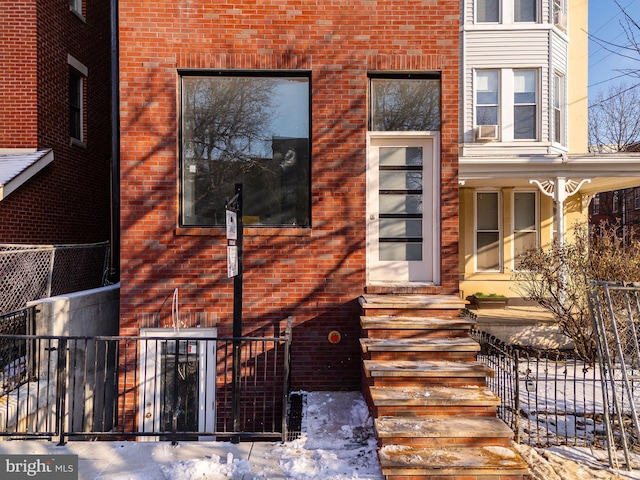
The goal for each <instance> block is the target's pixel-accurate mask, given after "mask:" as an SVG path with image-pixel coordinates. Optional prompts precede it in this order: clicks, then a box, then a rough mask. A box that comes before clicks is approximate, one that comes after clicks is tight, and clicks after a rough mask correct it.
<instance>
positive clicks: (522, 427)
mask: <svg viewBox="0 0 640 480" xmlns="http://www.w3.org/2000/svg"><path fill="white" fill-rule="evenodd" d="M472 336H473V337H474V338H475V339H476V340H477V341H478V342H479V343H480V345H481V351H480V354H479V355H478V360H479V361H481V362H483V363H485V364H486V365H488V366H489V367H491V368H492V369H493V370H494V376H493V377H488V378H487V382H488V384H489V387H490V388H491V389H492V390H493V391H494V392H496V393H497V394H498V395H499V396H500V398H501V400H502V405H501V406H500V407H499V408H498V416H499V417H500V418H502V420H504V421H505V422H506V423H507V424H508V425H509V426H510V427H511V429H512V430H513V431H514V432H515V440H516V442H518V443H524V444H528V445H531V446H535V447H547V446H550V445H571V446H587V445H595V446H604V444H605V440H606V439H605V431H604V428H605V426H604V424H603V414H604V406H603V402H602V398H603V397H602V388H601V382H600V369H599V368H598V366H597V365H589V364H587V363H585V362H583V361H581V360H580V359H578V358H576V357H575V355H573V354H572V352H568V351H557V350H553V351H550V350H536V349H532V348H525V347H520V346H516V345H508V344H506V343H504V342H502V341H501V340H499V339H498V338H496V337H494V336H492V335H490V334H488V333H486V332H482V331H473V332H472Z"/></svg>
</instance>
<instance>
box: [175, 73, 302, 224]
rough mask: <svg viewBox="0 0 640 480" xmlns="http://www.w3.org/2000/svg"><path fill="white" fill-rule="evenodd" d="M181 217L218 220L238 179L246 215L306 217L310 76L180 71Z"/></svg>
mask: <svg viewBox="0 0 640 480" xmlns="http://www.w3.org/2000/svg"><path fill="white" fill-rule="evenodd" d="M181 106H182V108H181V179H182V191H181V200H182V205H181V223H182V224H183V225H187V226H191V225H193V226H216V225H224V223H225V212H224V204H225V199H226V198H229V197H232V196H233V194H234V185H235V184H236V183H242V184H243V195H244V209H243V213H244V216H245V222H246V223H248V224H254V225H269V226H274V225H281V226H286V225H302V226H306V225H309V224H310V202H309V192H310V184H309V182H310V175H309V171H310V155H309V151H310V145H309V79H308V77H306V76H294V75H292V76H290V77H277V78H276V77H267V76H239V75H238V76H232V75H229V76H225V75H215V76H190V75H185V76H183V77H182V105H181Z"/></svg>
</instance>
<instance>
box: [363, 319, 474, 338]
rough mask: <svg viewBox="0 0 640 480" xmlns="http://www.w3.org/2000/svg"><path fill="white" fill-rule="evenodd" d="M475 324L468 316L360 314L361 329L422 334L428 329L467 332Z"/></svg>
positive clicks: (427, 331) (426, 332)
mask: <svg viewBox="0 0 640 480" xmlns="http://www.w3.org/2000/svg"><path fill="white" fill-rule="evenodd" d="M475 324H476V322H475V320H471V319H469V318H460V317H456V318H438V317H431V316H417V317H406V316H396V315H374V316H365V315H362V316H360V327H361V328H362V329H363V330H415V331H418V332H421V333H422V334H428V333H429V331H445V332H447V331H455V330H462V332H459V333H462V334H465V335H466V334H468V332H469V330H471V328H472V327H473V326H474V325H475Z"/></svg>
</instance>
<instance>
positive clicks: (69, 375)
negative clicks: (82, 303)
mask: <svg viewBox="0 0 640 480" xmlns="http://www.w3.org/2000/svg"><path fill="white" fill-rule="evenodd" d="M191 330H197V329H191ZM183 333H184V332H183ZM196 333H197V332H196ZM25 341H26V342H31V344H32V345H33V349H32V351H30V352H29V357H30V358H29V361H30V362H32V364H33V365H34V370H33V375H32V376H31V377H30V378H29V379H28V380H29V381H27V382H25V383H23V384H22V385H21V386H20V387H19V388H16V389H14V390H13V391H11V392H8V393H6V394H5V395H4V396H3V397H4V398H3V399H0V436H2V437H9V438H30V437H48V438H51V439H53V438H56V439H58V440H59V442H60V443H64V442H65V441H66V440H67V439H69V438H74V437H75V438H85V439H105V440H106V439H127V438H131V439H134V438H136V439H145V438H146V439H159V440H172V441H177V440H194V439H204V438H206V437H209V438H211V437H216V438H217V439H235V440H240V439H247V438H250V439H268V438H276V439H283V440H285V439H286V438H287V423H286V411H287V400H288V390H289V364H290V358H289V357H290V347H291V324H290V322H289V324H288V325H287V328H286V330H285V331H284V333H283V335H282V336H278V337H275V336H274V337H240V338H220V337H207V336H195V335H194V334H193V332H192V334H191V335H190V336H188V337H185V336H182V335H181V334H180V333H176V335H175V336H170V337H166V336H156V337H154V336H140V337H123V336H117V337H115V336H114V337H107V336H103V337H60V336H35V335H0V343H4V344H7V345H9V344H11V343H15V344H20V343H21V342H25ZM234 342H239V343H240V345H241V357H240V358H241V367H240V371H241V385H240V399H239V405H240V411H239V418H238V419H237V422H234V419H233V418H232V409H233V404H234V398H233V389H232V388H231V384H232V364H231V363H232V361H231V358H232V356H231V354H230V353H231V351H232V348H233V344H234ZM234 423H235V424H236V425H239V426H240V428H239V429H238V428H234ZM238 430H239V431H238Z"/></svg>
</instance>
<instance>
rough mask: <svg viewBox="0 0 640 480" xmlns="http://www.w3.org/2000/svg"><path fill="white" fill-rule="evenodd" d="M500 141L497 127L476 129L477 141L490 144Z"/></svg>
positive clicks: (486, 126) (490, 126)
mask: <svg viewBox="0 0 640 480" xmlns="http://www.w3.org/2000/svg"><path fill="white" fill-rule="evenodd" d="M497 139H498V126H497V125H478V126H477V127H476V140H479V141H484V142H488V141H490V140H497Z"/></svg>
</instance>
